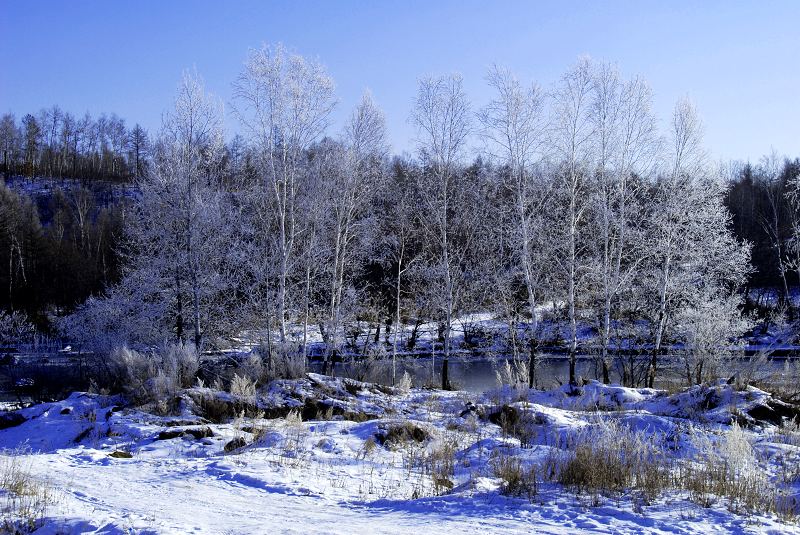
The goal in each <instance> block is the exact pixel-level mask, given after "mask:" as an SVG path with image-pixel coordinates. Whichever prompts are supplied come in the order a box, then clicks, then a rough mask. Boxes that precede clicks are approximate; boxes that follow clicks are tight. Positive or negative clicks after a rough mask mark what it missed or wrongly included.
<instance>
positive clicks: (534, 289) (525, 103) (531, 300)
mask: <svg viewBox="0 0 800 535" xmlns="http://www.w3.org/2000/svg"><path fill="white" fill-rule="evenodd" d="M487 81H488V83H489V85H490V86H491V87H492V88H493V89H494V90H495V92H496V94H495V97H494V99H493V100H492V101H491V102H490V103H489V104H488V105H487V106H486V107H485V108H483V109H482V110H481V111H480V113H479V114H478V119H479V120H480V123H481V125H482V127H483V128H482V130H481V134H482V135H483V137H484V139H485V140H486V141H487V144H488V147H489V152H490V154H491V155H492V156H494V157H496V158H497V159H499V161H500V162H501V163H502V164H503V165H504V166H505V167H506V169H507V171H506V172H503V176H504V180H503V181H502V182H503V186H504V187H505V188H506V189H507V190H508V191H509V192H510V195H509V197H508V198H509V200H510V201H511V206H510V207H509V208H510V214H509V216H510V217H509V218H508V219H509V222H510V227H511V228H510V234H511V240H512V241H513V243H514V249H515V254H514V256H513V261H512V262H511V263H510V264H511V265H512V266H514V268H516V267H518V270H517V269H513V268H512V271H513V272H517V271H519V272H521V275H522V280H523V281H524V284H525V292H526V296H527V301H526V304H527V310H528V315H529V316H530V326H529V329H528V335H527V338H528V345H529V362H528V373H529V377H528V383H529V386H531V387H533V385H534V382H535V379H536V357H537V352H538V349H537V346H538V311H537V307H538V306H539V305H540V304H541V300H542V297H543V288H542V286H543V283H544V280H545V278H546V275H547V267H548V265H547V263H546V261H545V259H544V258H543V257H544V254H543V253H545V252H546V251H545V247H544V245H545V243H546V240H544V239H543V237H542V233H543V232H545V228H544V225H543V222H542V218H541V215H542V210H543V209H544V207H545V204H546V203H547V202H548V189H549V188H548V187H547V185H546V184H545V183H544V181H543V180H542V178H543V177H542V174H541V173H540V172H539V173H537V172H536V165H537V163H538V162H539V160H540V159H541V158H542V145H543V144H544V142H545V136H546V128H547V122H546V118H545V109H544V95H543V93H542V91H541V89H539V87H538V86H536V85H535V84H534V85H531V86H529V87H525V86H523V85H522V83H521V82H520V81H519V80H518V79H517V78H515V77H514V76H513V75H512V74H511V72H509V71H508V70H504V69H501V68H499V67H497V66H494V67H493V68H492V69H490V71H489V74H488V76H487ZM515 274H516V273H513V274H512V278H514V275H515ZM500 294H501V295H511V294H513V291H512V290H511V289H509V290H508V291H506V292H501V293H500ZM510 329H511V331H512V345H513V344H514V342H515V338H514V336H513V335H515V333H516V325H515V323H514V322H512V323H511V324H510Z"/></svg>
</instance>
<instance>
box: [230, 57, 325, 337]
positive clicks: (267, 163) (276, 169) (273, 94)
mask: <svg viewBox="0 0 800 535" xmlns="http://www.w3.org/2000/svg"><path fill="white" fill-rule="evenodd" d="M333 89H334V87H333V81H332V80H331V78H330V77H329V76H328V75H327V73H326V72H325V69H324V68H323V67H322V65H320V64H319V63H317V62H315V61H310V60H308V59H306V58H304V57H302V56H299V55H296V54H291V53H289V52H287V51H286V50H285V49H284V47H283V46H282V45H277V46H275V47H269V46H266V45H264V46H263V47H262V48H261V49H258V50H251V51H250V54H249V56H248V58H247V61H246V62H245V65H244V69H243V70H242V72H241V74H240V75H239V77H238V79H237V80H236V82H235V83H234V98H235V111H236V114H237V115H238V117H239V119H240V121H241V123H242V126H243V127H244V129H245V131H246V132H247V134H248V137H249V141H250V143H251V144H252V145H253V146H254V147H255V148H256V154H257V162H256V169H257V174H258V184H257V186H256V190H255V194H254V209H255V210H257V211H258V212H260V218H261V227H262V229H263V230H262V236H261V238H262V241H263V244H264V245H263V248H262V252H261V255H262V256H263V257H264V258H265V262H268V261H271V260H273V259H274V265H273V266H271V268H270V267H269V266H266V265H265V266H264V270H263V272H264V277H263V278H265V280H266V279H275V280H274V289H275V294H276V296H275V301H276V304H277V311H276V315H277V319H278V326H279V328H280V337H281V342H285V341H286V337H287V320H288V311H287V302H288V290H289V286H290V283H291V277H292V275H293V263H294V260H295V257H296V256H297V254H298V247H297V236H298V233H299V232H300V230H301V229H300V228H299V225H298V218H299V216H300V214H298V213H297V209H298V204H299V198H300V196H301V194H302V188H301V185H302V182H303V175H304V173H305V165H306V162H305V159H306V152H307V150H308V149H309V147H310V146H311V145H312V143H314V142H315V141H317V140H318V139H319V137H320V136H321V135H322V134H323V132H324V131H325V129H326V127H327V123H328V116H329V115H330V112H331V110H332V109H333V107H334V103H335V101H334V96H333ZM266 282H267V284H266V286H265V292H266V293H267V294H268V295H269V294H270V293H271V291H272V288H273V284H271V282H273V281H269V280H266ZM270 301H271V299H270V298H269V297H268V298H267V299H266V302H267V304H268V305H269V302H270ZM267 316H268V317H270V316H272V314H271V313H270V312H269V311H268V313H267Z"/></svg>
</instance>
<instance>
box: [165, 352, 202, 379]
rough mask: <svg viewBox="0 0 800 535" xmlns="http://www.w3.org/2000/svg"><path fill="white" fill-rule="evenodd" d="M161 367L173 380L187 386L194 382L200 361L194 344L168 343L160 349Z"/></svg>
mask: <svg viewBox="0 0 800 535" xmlns="http://www.w3.org/2000/svg"><path fill="white" fill-rule="evenodd" d="M160 360H161V369H162V370H163V371H164V373H165V374H166V375H168V376H170V377H172V378H174V380H175V382H176V383H177V384H178V385H179V386H181V387H183V388H189V387H190V386H192V384H193V383H194V382H195V378H196V377H197V371H198V369H199V368H200V361H199V359H198V357H197V351H196V350H195V348H194V346H192V345H187V344H170V345H168V346H166V347H164V348H163V349H162V350H161V359H160Z"/></svg>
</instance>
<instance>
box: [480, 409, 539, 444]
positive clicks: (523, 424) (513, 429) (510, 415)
mask: <svg viewBox="0 0 800 535" xmlns="http://www.w3.org/2000/svg"><path fill="white" fill-rule="evenodd" d="M489 421H491V422H492V423H495V424H497V425H499V426H500V428H501V429H502V430H503V438H506V437H509V436H510V437H514V438H516V439H518V440H519V443H520V446H521V447H523V448H529V447H531V446H533V445H534V443H535V440H536V437H537V436H538V428H539V426H541V425H542V424H543V423H544V422H543V420H542V419H541V417H539V416H538V415H537V414H535V413H533V412H531V411H528V410H521V409H517V408H515V407H511V406H509V405H503V406H502V407H501V408H500V410H499V411H496V412H494V413H492V414H490V415H489Z"/></svg>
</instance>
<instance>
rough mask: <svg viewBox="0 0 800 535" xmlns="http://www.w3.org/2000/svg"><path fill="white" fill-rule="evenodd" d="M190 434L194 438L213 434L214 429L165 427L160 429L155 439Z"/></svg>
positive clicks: (169, 438) (197, 438)
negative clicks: (165, 428)
mask: <svg viewBox="0 0 800 535" xmlns="http://www.w3.org/2000/svg"><path fill="white" fill-rule="evenodd" d="M186 436H190V437H193V438H195V439H196V440H200V439H201V438H208V437H213V436H214V431H212V430H211V428H210V427H200V428H194V429H167V430H164V431H161V432H160V433H159V434H158V437H156V440H172V439H173V438H178V437H186Z"/></svg>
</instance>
